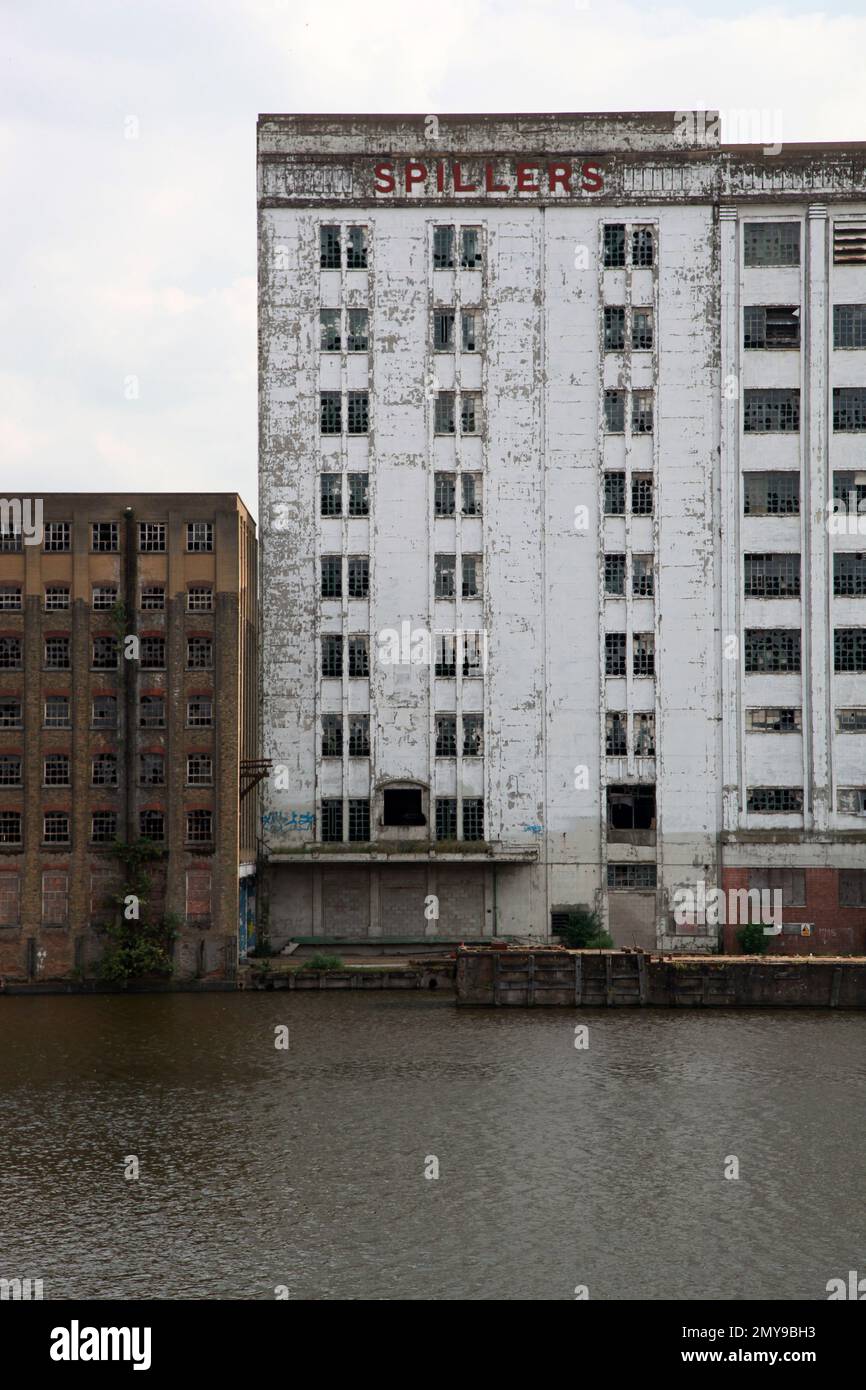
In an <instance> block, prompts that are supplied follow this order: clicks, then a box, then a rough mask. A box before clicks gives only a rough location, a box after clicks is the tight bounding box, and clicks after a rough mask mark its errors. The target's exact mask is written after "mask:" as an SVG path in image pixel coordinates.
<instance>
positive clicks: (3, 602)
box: [0, 584, 21, 612]
mask: <svg viewBox="0 0 866 1390" xmlns="http://www.w3.org/2000/svg"><path fill="white" fill-rule="evenodd" d="M0 608H5V609H6V610H10V609H11V610H12V611H13V612H20V610H21V586H20V584H4V585H3V586H2V587H0Z"/></svg>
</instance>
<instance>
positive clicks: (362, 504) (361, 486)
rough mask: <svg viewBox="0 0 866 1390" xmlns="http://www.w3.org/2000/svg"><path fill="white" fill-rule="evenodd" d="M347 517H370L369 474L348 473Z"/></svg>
mask: <svg viewBox="0 0 866 1390" xmlns="http://www.w3.org/2000/svg"><path fill="white" fill-rule="evenodd" d="M348 476H349V516H369V515H370V475H369V473H350V474H349V475H348Z"/></svg>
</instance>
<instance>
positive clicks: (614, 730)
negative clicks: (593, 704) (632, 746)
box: [604, 711, 628, 758]
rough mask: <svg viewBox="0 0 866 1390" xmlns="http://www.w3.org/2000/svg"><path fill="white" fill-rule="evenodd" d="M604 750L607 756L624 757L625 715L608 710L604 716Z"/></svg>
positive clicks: (626, 750)
mask: <svg viewBox="0 0 866 1390" xmlns="http://www.w3.org/2000/svg"><path fill="white" fill-rule="evenodd" d="M604 751H605V754H606V756H607V757H608V758H624V757H625V756H626V753H627V752H628V749H627V747H626V716H625V715H624V714H620V713H618V712H611V711H609V712H608V713H607V714H606V715H605V717H604Z"/></svg>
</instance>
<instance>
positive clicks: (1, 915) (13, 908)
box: [0, 873, 21, 927]
mask: <svg viewBox="0 0 866 1390" xmlns="http://www.w3.org/2000/svg"><path fill="white" fill-rule="evenodd" d="M20 922H21V876H20V874H7V873H3V874H0V927H17V926H19V924H20Z"/></svg>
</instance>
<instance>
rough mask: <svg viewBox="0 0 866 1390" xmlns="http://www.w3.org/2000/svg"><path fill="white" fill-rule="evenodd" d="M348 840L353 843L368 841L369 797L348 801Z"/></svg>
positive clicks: (354, 798)
mask: <svg viewBox="0 0 866 1390" xmlns="http://www.w3.org/2000/svg"><path fill="white" fill-rule="evenodd" d="M349 839H350V840H352V841H353V842H354V843H357V842H358V841H359V840H360V841H364V842H366V841H368V840H369V839H370V798H369V797H366V796H365V797H353V798H352V799H351V800H350V801H349Z"/></svg>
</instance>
